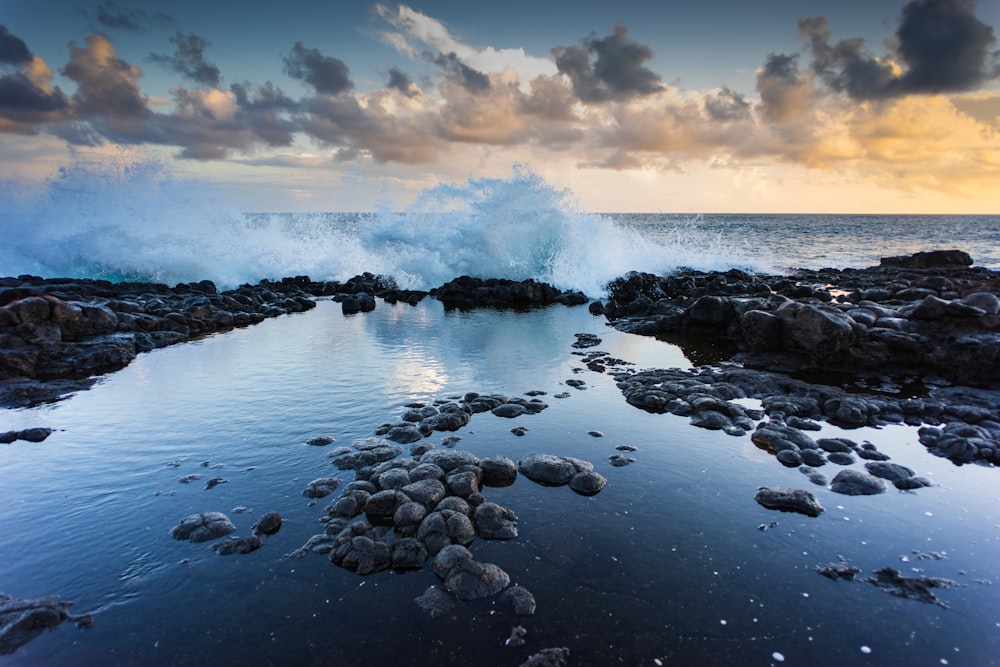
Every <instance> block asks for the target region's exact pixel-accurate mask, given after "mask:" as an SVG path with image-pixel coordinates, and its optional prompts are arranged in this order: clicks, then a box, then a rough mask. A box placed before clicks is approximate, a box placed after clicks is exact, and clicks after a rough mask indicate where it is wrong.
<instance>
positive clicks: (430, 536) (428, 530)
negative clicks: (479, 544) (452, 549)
mask: <svg viewBox="0 0 1000 667" xmlns="http://www.w3.org/2000/svg"><path fill="white" fill-rule="evenodd" d="M475 538H476V529H475V527H474V526H473V524H472V520H471V519H469V517H468V516H467V515H466V514H462V513H460V512H456V511H454V510H448V509H442V510H436V511H434V512H431V513H430V514H428V515H427V516H426V517H425V518H424V520H423V521H421V522H420V527H419V528H418V529H417V539H419V540H421V541H422V542H423V543H424V544H425V545H427V551H428V552H430V553H431V554H432V555H433V554H437V553H438V552H439V551H441V549H443V548H444V547H446V546H448V545H450V544H458V545H465V544H470V543H471V542H472V541H473V540H474V539H475Z"/></svg>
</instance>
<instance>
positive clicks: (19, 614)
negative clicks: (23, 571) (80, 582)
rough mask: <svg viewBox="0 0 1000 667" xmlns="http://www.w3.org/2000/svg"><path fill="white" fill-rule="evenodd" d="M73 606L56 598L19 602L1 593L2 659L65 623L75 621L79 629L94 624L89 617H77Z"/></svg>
mask: <svg viewBox="0 0 1000 667" xmlns="http://www.w3.org/2000/svg"><path fill="white" fill-rule="evenodd" d="M69 606H70V603H68V602H62V601H60V600H59V598H58V597H56V596H54V595H53V596H50V597H44V598H39V599H37V600H17V599H14V598H12V597H10V596H9V595H4V594H3V593H0V655H8V654H10V653H13V652H14V651H16V650H17V649H19V648H20V647H21V646H23V645H24V644H26V643H28V642H29V641H31V640H32V639H34V638H35V637H37V636H38V635H40V634H41V633H42V632H44V631H45V630H51V629H53V628H55V627H57V626H58V625H59V624H60V623H62V622H63V621H65V620H75V621H76V623H77V625H78V626H79V627H89V626H90V625H91V624H92V623H93V619H92V618H91V617H90V616H80V617H74V616H71V615H70V613H69Z"/></svg>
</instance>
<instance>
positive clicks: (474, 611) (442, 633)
mask: <svg viewBox="0 0 1000 667" xmlns="http://www.w3.org/2000/svg"><path fill="white" fill-rule="evenodd" d="M578 332H591V333H596V334H598V335H600V336H601V337H602V338H603V339H604V342H603V343H602V345H601V346H600V347H599V348H598V349H602V350H606V351H608V352H609V353H611V354H612V355H613V356H616V357H620V358H623V359H625V360H628V361H631V362H633V363H635V364H636V366H637V367H638V368H643V367H672V366H679V367H685V366H687V365H688V364H689V362H688V360H687V359H686V358H685V357H684V355H683V353H682V352H681V350H680V348H677V347H675V346H673V345H670V344H668V343H665V342H661V341H656V340H653V339H649V338H642V337H636V336H631V335H628V334H623V333H620V332H616V331H614V330H612V329H610V328H609V327H607V326H606V324H605V323H604V320H603V319H599V318H594V317H592V316H590V315H589V314H588V313H587V312H586V310H585V309H583V308H576V309H569V308H564V307H561V306H560V307H554V308H549V309H546V310H542V311H536V312H532V313H524V314H518V313H497V312H491V311H477V312H473V313H454V312H452V313H445V312H444V311H443V310H442V309H441V306H440V304H438V303H437V302H432V301H425V302H424V303H422V304H420V305H418V306H417V307H410V306H405V305H397V306H387V305H385V304H382V303H380V304H379V307H378V308H377V309H376V310H375V311H374V312H372V313H368V314H364V315H358V316H351V317H344V316H343V315H342V314H341V312H340V308H339V306H338V305H337V304H335V303H332V302H329V301H321V302H320V303H319V304H318V307H317V308H316V309H315V310H312V311H309V312H307V313H301V314H296V315H291V316H285V317H280V318H277V319H274V320H268V321H266V322H264V323H261V324H259V325H257V326H254V327H251V328H248V329H243V330H238V331H234V332H231V333H227V334H224V335H216V336H210V337H207V338H205V339H202V340H200V341H198V342H195V343H190V344H184V345H178V346H174V347H170V348H166V349H162V350H157V351H154V352H152V353H149V354H145V355H142V356H140V357H139V358H138V359H137V360H136V361H135V362H134V363H133V364H132V365H131V366H129V367H128V368H126V369H124V370H123V371H121V372H119V373H116V374H113V375H110V376H107V377H106V378H104V379H103V380H102V381H101V382H100V383H99V384H98V385H97V386H95V387H94V388H93V389H91V390H89V391H85V392H81V393H79V394H77V395H76V396H74V397H72V398H70V399H68V400H65V401H62V402H60V403H56V404H52V405H46V406H40V407H36V408H32V409H19V410H5V411H0V431H5V430H10V429H20V428H26V427H30V426H48V427H51V428H55V429H58V431H57V432H55V433H53V435H52V436H50V437H49V439H48V440H46V441H45V442H43V443H39V444H31V443H25V442H16V443H14V444H11V445H3V446H0V479H2V480H3V482H2V485H0V525H3V526H4V528H5V530H4V533H5V538H4V539H3V540H2V541H0V591H3V592H5V593H8V594H11V595H15V596H17V597H24V598H30V597H39V596H42V595H48V594H58V595H60V596H61V597H63V598H64V599H68V600H72V601H73V602H74V603H75V604H74V607H73V609H74V611H75V612H77V613H81V612H94V613H95V624H94V626H93V628H92V629H90V630H79V629H76V628H75V627H73V626H72V624H64V625H63V626H61V627H60V628H58V629H57V630H55V631H52V632H47V633H44V634H43V635H41V636H40V637H38V638H37V639H35V640H33V641H32V642H30V643H28V644H27V645H25V646H24V647H22V648H21V649H19V650H18V651H17V652H16V653H14V654H12V655H10V656H7V657H6V658H5V659H4V661H5V662H6V663H7V664H14V665H22V664H23V665H36V664H74V665H100V664H120V665H132V664H142V665H147V666H148V665H183V664H190V665H201V664H207V663H210V662H211V663H216V664H236V663H246V664H310V663H319V662H323V663H331V664H339V665H383V664H393V665H415V666H422V665H447V664H462V663H465V662H469V663H475V664H480V665H518V664H520V663H521V662H522V661H523V660H524V659H525V658H526V657H527V656H528V655H529V654H531V653H533V652H536V651H538V650H540V649H542V648H545V647H552V646H567V647H569V648H570V651H571V656H570V664H572V665H609V664H626V665H653V664H657V663H656V662H655V661H656V660H659V661H660V663H662V664H664V665H720V664H740V665H768V664H777V658H776V657H775V654H780V657H782V658H783V662H784V664H790V665H794V664H799V665H801V664H809V665H869V664H870V665H938V664H949V665H976V666H980V665H993V664H1000V595H998V594H997V588H996V586H997V585H1000V571H998V570H1000V492H998V491H997V489H998V488H1000V487H998V485H997V471H996V470H994V469H987V468H984V467H979V466H964V467H961V468H959V467H956V466H954V465H952V464H951V463H949V462H948V461H946V460H943V459H939V458H935V457H933V456H931V455H929V454H928V453H927V452H926V451H925V450H924V448H923V447H922V446H921V445H920V444H919V443H918V442H917V439H916V433H915V429H912V428H910V427H903V426H893V427H887V428H885V429H882V430H873V429H864V430H856V431H852V432H847V433H844V432H841V431H840V430H839V429H836V428H834V427H830V426H825V427H824V433H823V435H833V434H843V435H846V436H847V437H850V438H852V439H854V440H856V441H859V442H860V441H862V440H865V439H868V440H871V441H872V442H874V443H875V444H877V445H878V448H879V449H880V450H882V451H884V452H886V453H888V454H890V455H891V456H892V459H893V461H894V462H896V463H900V464H902V465H906V466H909V467H910V468H913V469H914V470H916V471H917V474H919V475H923V476H926V477H928V478H930V479H932V480H933V481H934V482H935V486H934V487H931V488H927V489H922V490H920V491H918V492H916V493H901V492H897V491H895V490H891V491H889V492H888V493H886V494H883V495H881V496H874V497H847V496H840V495H837V494H833V493H831V492H829V490H826V489H822V488H819V487H813V486H812V485H811V484H808V482H807V481H806V480H805V478H804V476H803V475H802V474H801V473H799V472H798V471H796V470H794V469H787V468H784V467H783V466H781V465H780V464H779V463H778V462H777V461H775V460H774V459H773V458H772V457H771V456H769V455H768V454H766V453H765V452H763V451H760V450H758V449H757V448H756V447H755V446H754V445H753V444H752V443H751V442H750V439H749V437H742V438H734V437H730V436H727V435H724V434H722V433H720V432H709V431H704V430H701V429H697V428H694V427H691V426H689V425H688V424H687V420H686V419H684V418H679V417H675V416H672V415H653V414H648V413H646V412H643V411H640V410H637V409H635V408H632V407H630V406H629V405H627V404H626V403H625V401H624V399H623V398H622V396H621V394H620V393H619V391H618V389H617V388H616V387H615V386H614V382H613V380H612V379H611V378H610V377H609V376H606V375H599V374H596V373H592V372H589V371H582V372H574V371H575V369H577V368H578V367H579V366H580V363H579V358H578V357H576V356H574V355H572V351H573V348H572V347H571V345H572V343H573V342H574V340H575V339H574V337H573V334H574V333H578ZM570 378H577V379H583V380H585V381H586V383H587V385H586V387H587V388H586V389H584V390H578V389H573V388H571V387H568V386H567V385H565V384H564V383H565V381H566V380H567V379H570ZM529 390H544V391H546V392H548V395H547V396H545V397H544V400H545V401H546V402H547V403H548V404H549V405H550V407H549V409H547V410H545V411H543V412H541V413H539V414H537V415H527V416H525V417H523V418H518V419H515V420H507V419H501V418H498V417H495V416H493V415H491V414H489V413H485V414H478V415H475V416H474V417H473V419H472V421H471V422H470V423H469V425H468V426H467V427H466V428H464V429H462V430H461V431H460V432H459V433H458V435H460V436H461V437H462V442H461V443H460V445H459V447H460V448H463V449H468V450H470V451H472V452H474V453H476V454H477V455H479V456H486V455H490V454H503V455H506V456H509V457H511V458H513V459H514V460H517V459H518V458H519V457H520V456H522V455H524V454H528V453H532V452H538V453H549V454H557V455H570V456H576V457H579V458H583V459H586V460H589V461H592V462H593V463H594V464H595V466H596V469H597V470H598V471H599V472H601V473H602V474H603V475H605V476H606V477H607V478H608V485H607V487H606V488H605V489H604V490H603V491H602V492H601V493H599V494H598V495H596V496H593V497H590V498H585V497H582V496H579V495H576V494H574V493H573V492H572V491H570V490H569V489H568V488H566V487H563V488H546V487H542V486H539V485H536V484H534V483H532V482H530V481H529V480H527V479H525V478H523V477H521V478H519V479H518V481H517V482H516V483H515V484H514V485H513V486H511V487H508V488H503V489H494V488H487V489H485V491H484V494H485V495H486V497H487V499H489V500H493V501H495V502H498V503H500V504H503V505H505V506H508V507H510V508H511V509H513V510H514V511H515V512H516V513H517V515H518V517H519V522H518V528H519V532H520V534H519V536H518V537H517V538H516V539H514V540H511V541H506V542H503V541H492V542H491V541H485V540H477V541H476V542H474V543H473V545H472V547H471V548H472V551H473V553H474V554H476V556H477V558H478V559H479V560H481V561H485V562H493V563H496V564H498V565H499V566H500V567H502V568H503V569H504V570H505V571H507V572H508V573H509V574H510V575H511V579H512V581H513V582H516V583H520V584H522V585H524V586H527V587H528V588H529V589H530V590H531V591H532V592H533V593H534V594H535V597H536V599H537V601H538V611H537V612H536V614H535V615H534V616H532V617H527V618H517V617H515V616H514V615H513V613H512V612H511V611H510V609H509V607H508V606H507V605H506V604H504V603H500V602H498V601H494V600H485V601H477V602H473V603H466V604H460V605H459V606H458V607H457V608H456V611H455V612H454V613H453V614H451V615H449V616H446V617H443V618H440V619H431V618H430V617H429V616H427V615H426V614H424V613H423V612H422V611H420V610H419V608H418V607H417V606H416V605H415V604H414V603H413V598H415V597H416V596H418V595H419V594H420V593H422V592H423V591H424V589H425V588H427V587H428V586H430V585H432V584H435V583H437V580H436V578H435V576H434V574H433V573H432V572H431V570H430V568H429V567H425V568H424V569H422V570H420V571H418V572H410V573H406V574H397V573H380V574H376V575H371V576H368V577H359V576H357V575H356V574H353V573H351V572H348V571H346V570H343V569H341V568H339V567H336V566H334V565H332V564H331V563H330V562H329V561H328V560H327V559H326V557H325V556H319V555H314V554H310V555H307V556H306V557H305V558H304V559H301V560H296V559H289V558H287V557H286V554H288V553H289V552H291V551H293V550H294V549H296V548H297V547H299V546H300V545H302V544H303V543H304V542H305V541H306V540H307V539H308V538H309V537H310V536H311V535H313V534H314V533H318V532H322V527H323V526H322V524H321V523H319V521H318V519H319V517H321V516H322V515H323V507H324V506H325V505H326V504H327V503H328V501H330V500H331V499H332V498H335V497H336V496H332V497H330V498H327V499H322V500H320V501H319V502H318V503H316V504H315V505H314V506H311V507H310V505H309V500H308V499H306V498H305V497H303V496H302V495H301V491H302V489H303V488H304V487H305V485H306V484H307V483H308V482H309V480H311V479H313V478H316V477H321V476H330V475H338V476H342V477H343V478H344V479H345V480H349V479H351V478H352V476H353V475H352V473H349V472H340V471H337V470H336V469H335V468H334V467H333V466H331V465H330V462H329V461H330V460H329V459H328V458H327V456H326V452H327V451H328V448H319V447H310V446H308V445H306V444H304V443H305V441H306V440H307V439H308V438H310V437H312V436H315V435H322V434H328V435H331V436H334V437H335V438H336V439H337V442H336V443H335V445H334V446H339V445H349V444H350V443H351V442H352V441H353V440H354V439H356V438H361V437H367V436H370V435H371V434H372V431H373V430H374V429H375V427H377V426H378V425H379V424H381V423H383V422H387V421H396V420H397V419H398V417H399V416H400V414H401V413H402V411H403V410H402V406H403V405H404V404H405V403H408V402H410V401H416V400H420V401H432V400H434V399H440V398H445V397H448V396H457V395H461V394H464V393H465V392H468V391H478V392H480V393H493V392H498V393H505V394H509V395H516V394H522V393H524V392H526V391H529ZM560 392H569V393H570V396H569V397H568V398H564V399H558V398H555V397H554V395H555V394H558V393H560ZM513 426H526V427H527V428H528V429H529V430H528V432H527V435H526V436H524V437H521V438H518V437H515V436H514V435H513V434H511V432H510V429H511V427H513ZM592 429H597V430H600V431H602V432H603V433H604V437H603V438H594V437H591V436H589V435H588V434H587V432H588V431H590V430H592ZM444 435H451V434H443V435H442V434H435V435H434V436H432V437H431V438H430V441H431V442H434V443H440V441H441V439H442V438H443V437H444ZM814 435H815V434H814ZM623 443H628V444H632V445H635V446H636V447H638V451H637V452H635V453H634V454H632V456H634V457H635V458H636V459H637V460H636V462H635V463H633V464H632V465H631V466H628V467H625V468H614V467H612V466H611V465H610V464H609V462H608V456H609V455H611V454H613V453H615V446H616V445H618V444H623ZM203 463H207V464H208V465H202V464H203ZM170 464H174V465H170ZM858 465H860V464H858ZM215 466H219V467H215ZM834 467H835V466H833V465H832V464H829V465H827V466H826V468H825V469H824V470H823V472H825V473H826V474H827V475H828V476H830V477H832V475H833V474H834V473H835V472H836V471H835V470H831V468H834ZM187 474H202V475H203V477H202V478H201V479H200V480H197V481H193V482H191V483H189V484H182V483H180V482H178V478H179V477H181V476H183V475H187ZM215 476H221V477H224V478H225V479H226V480H227V482H226V483H225V484H220V485H218V486H216V487H215V488H212V489H208V490H206V489H204V484H205V481H206V480H207V479H209V478H211V477H215ZM761 485H767V486H789V487H796V488H809V490H811V491H813V492H814V493H816V495H817V497H818V498H819V499H820V501H821V502H822V504H823V505H824V507H825V508H826V512H825V513H824V514H823V515H822V516H821V517H819V518H815V519H813V518H807V517H804V516H800V515H795V514H784V513H779V512H772V511H769V510H765V509H763V508H762V507H760V506H759V505H757V503H755V502H754V500H753V494H754V491H755V490H756V489H757V487H758V486H761ZM237 506H245V507H247V508H248V509H247V511H246V512H244V513H234V512H233V511H232V509H233V508H235V507H237ZM210 510H217V511H223V512H225V513H227V514H228V515H229V517H230V518H231V519H232V520H233V522H234V523H235V524H236V526H237V529H238V530H237V535H246V534H247V533H248V532H249V530H250V526H251V525H252V523H253V521H254V520H255V518H256V517H257V516H259V515H260V514H261V513H263V512H265V511H269V510H277V511H278V512H280V513H281V514H282V516H283V517H284V518H285V524H284V525H283V527H282V529H281V531H280V532H279V533H277V534H276V535H275V536H273V537H271V538H268V539H267V540H266V541H265V544H264V547H263V548H261V549H260V550H258V551H256V552H254V553H252V554H248V555H243V556H240V555H234V556H228V557H221V556H218V555H216V554H215V553H214V552H213V551H212V550H211V548H210V546H209V545H208V544H190V543H187V542H184V543H182V542H177V541H175V540H173V539H172V538H171V537H170V535H169V531H170V529H171V527H173V526H174V525H176V523H177V522H178V521H179V520H180V519H181V518H182V517H184V516H185V515H187V514H190V513H194V512H204V511H210ZM770 522H777V524H776V525H775V526H774V527H772V528H770V529H769V530H766V531H761V530H758V526H760V525H761V524H769V523H770ZM929 552H937V553H939V554H941V555H943V556H945V559H943V560H936V559H929V560H920V559H918V557H917V556H918V554H925V553H929ZM838 555H843V557H844V558H846V559H847V561H848V562H850V563H851V564H852V565H856V566H858V567H860V568H861V569H862V572H863V573H864V574H871V573H872V571H874V570H875V569H878V568H881V567H885V566H892V567H896V568H897V569H899V570H901V571H902V572H903V574H912V573H913V572H912V571H911V570H912V569H914V568H917V569H919V570H920V571H921V572H922V573H923V574H926V575H928V576H938V577H946V578H950V579H954V580H955V581H957V582H958V583H959V584H960V586H958V587H955V588H950V589H947V590H940V591H938V593H939V598H940V599H941V600H942V601H943V602H945V603H946V604H947V605H949V607H950V608H948V609H944V608H942V607H938V606H934V605H929V604H924V603H921V602H917V601H914V600H907V599H901V598H897V597H893V596H891V595H888V594H886V593H884V592H883V591H881V590H879V589H877V588H876V587H874V586H871V585H869V584H866V583H862V582H845V581H839V582H834V581H831V580H828V579H826V578H824V577H822V576H820V575H819V574H817V573H816V572H815V571H814V569H813V568H814V567H816V566H817V565H824V564H827V563H830V562H834V561H836V560H837V557H838ZM987 582H993V583H987ZM514 625H523V626H524V627H525V628H527V630H528V635H527V637H526V640H527V644H526V645H525V646H523V647H520V648H509V647H505V646H504V644H503V642H504V640H505V639H506V638H507V637H508V635H509V634H510V630H511V627H512V626H514ZM863 648H864V650H863ZM866 651H867V652H866Z"/></svg>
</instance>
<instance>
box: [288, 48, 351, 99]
mask: <svg viewBox="0 0 1000 667" xmlns="http://www.w3.org/2000/svg"><path fill="white" fill-rule="evenodd" d="M284 62H285V74H287V75H288V76H290V77H292V78H293V79H299V80H301V81H305V82H306V83H308V84H309V85H311V86H312V87H313V88H315V89H316V92H318V93H321V94H323V95H339V94H340V93H343V92H346V91H348V90H351V89H352V88H354V83H353V82H352V81H351V77H350V73H349V72H348V69H347V65H345V64H344V61H343V60H340V59H339V58H331V57H330V56H324V55H323V54H322V53H320V52H319V49H307V48H306V47H304V46H303V45H302V42H295V46H293V47H292V52H291V53H288V54H285V57H284Z"/></svg>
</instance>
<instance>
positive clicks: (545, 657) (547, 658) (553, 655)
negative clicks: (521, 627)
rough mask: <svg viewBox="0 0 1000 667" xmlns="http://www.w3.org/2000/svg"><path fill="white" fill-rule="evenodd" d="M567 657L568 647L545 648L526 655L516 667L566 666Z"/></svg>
mask: <svg viewBox="0 0 1000 667" xmlns="http://www.w3.org/2000/svg"><path fill="white" fill-rule="evenodd" d="M567 658H569V649H568V648H566V647H561V648H545V649H542V650H541V651H539V652H538V653H534V654H532V655H530V656H528V659H527V660H525V661H524V662H522V663H521V664H520V665H518V667H566V659H567Z"/></svg>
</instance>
